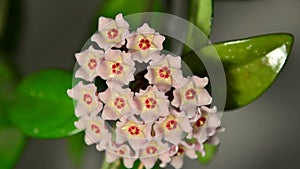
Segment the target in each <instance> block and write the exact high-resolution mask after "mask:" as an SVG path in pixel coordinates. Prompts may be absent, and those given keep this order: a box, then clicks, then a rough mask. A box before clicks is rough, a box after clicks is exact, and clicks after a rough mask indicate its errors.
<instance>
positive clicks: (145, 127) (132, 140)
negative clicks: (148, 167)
mask: <svg viewBox="0 0 300 169" xmlns="http://www.w3.org/2000/svg"><path fill="white" fill-rule="evenodd" d="M116 126H117V128H116V143H117V144H123V143H124V142H126V141H128V143H129V145H130V146H131V148H132V149H133V150H134V151H135V152H138V151H139V150H140V149H141V147H143V146H144V144H145V143H146V142H147V140H148V139H149V138H150V137H151V124H150V123H147V124H144V123H138V120H135V121H133V120H132V119H130V120H129V119H126V118H122V119H120V121H119V122H117V124H116Z"/></svg>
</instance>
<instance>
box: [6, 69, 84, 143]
mask: <svg viewBox="0 0 300 169" xmlns="http://www.w3.org/2000/svg"><path fill="white" fill-rule="evenodd" d="M71 87H72V73H70V72H66V71H62V70H58V69H50V70H44V71H41V72H38V73H34V74H32V75H30V76H28V77H26V78H25V79H24V80H23V81H22V82H21V83H20V84H19V86H18V87H17V99H16V100H15V103H14V104H13V106H11V108H10V119H11V121H12V122H13V124H14V125H15V126H17V127H18V128H20V129H21V130H22V131H23V132H24V133H25V134H27V135H29V136H32V137H37V138H61V137H65V136H70V135H73V134H75V133H77V132H78V130H77V129H76V128H75V126H74V121H76V119H77V118H76V117H75V115H74V106H73V102H72V99H71V98H69V97H68V96H67V92H66V91H67V89H70V88H71Z"/></svg>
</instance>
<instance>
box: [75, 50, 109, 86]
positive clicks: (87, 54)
mask: <svg viewBox="0 0 300 169" xmlns="http://www.w3.org/2000/svg"><path fill="white" fill-rule="evenodd" d="M103 55H104V53H103V51H101V50H96V49H94V48H93V47H92V46H90V47H89V48H88V49H86V50H84V51H83V52H80V53H76V55H75V57H76V59H77V62H78V64H79V66H80V67H79V69H78V70H77V71H76V73H75V77H76V78H82V79H84V80H87V81H90V82H92V81H93V80H94V78H95V77H96V76H98V74H97V71H98V67H99V63H100V62H101V60H102V59H103Z"/></svg>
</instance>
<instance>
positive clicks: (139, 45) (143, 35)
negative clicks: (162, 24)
mask: <svg viewBox="0 0 300 169" xmlns="http://www.w3.org/2000/svg"><path fill="white" fill-rule="evenodd" d="M164 40H165V37H164V36H162V35H160V34H159V33H157V32H155V30H154V29H152V28H150V27H149V25H148V24H146V23H145V24H144V25H143V26H142V27H140V28H138V29H137V32H134V33H131V34H130V35H129V36H128V37H127V45H126V46H127V48H128V49H129V52H131V53H132V58H133V60H135V61H138V62H140V63H141V62H149V61H150V60H157V59H158V58H160V56H159V53H160V50H162V49H163V46H162V43H163V41H164Z"/></svg>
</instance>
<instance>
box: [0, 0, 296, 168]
mask: <svg viewBox="0 0 300 169" xmlns="http://www.w3.org/2000/svg"><path fill="white" fill-rule="evenodd" d="M173 1H175V2H176V4H178V5H177V7H176V10H178V11H177V13H181V11H180V9H181V6H180V4H181V3H182V2H183V1H180V0H177V1H176V0H173ZM99 4H100V2H99V0H97V1H96V0H51V1H50V0H38V1H37V0H26V1H23V5H24V7H25V10H24V11H23V16H24V22H23V24H22V31H21V35H22V36H21V42H20V43H19V45H18V50H17V57H16V58H17V59H16V62H17V65H18V67H19V68H20V70H21V72H22V74H23V75H26V74H28V73H32V72H34V71H37V70H40V69H44V68H50V67H51V68H52V67H59V68H64V69H68V70H72V68H73V66H74V57H73V56H74V53H75V52H79V51H80V49H81V47H82V46H83V44H84V43H85V41H86V40H87V38H88V37H89V36H90V35H89V34H88V32H90V29H91V22H97V21H96V20H94V21H93V19H94V17H93V16H94V14H95V10H96V9H97V8H98V6H99ZM214 11H215V12H214V25H213V33H212V37H211V39H212V41H213V42H218V41H225V40H231V39H238V38H246V37H250V36H254V35H260V34H266V33H275V32H289V33H292V34H294V36H295V44H294V48H293V51H292V54H291V56H290V58H289V60H288V62H287V64H286V66H285V68H284V70H283V71H282V73H281V74H280V76H279V78H278V80H277V81H276V82H275V83H274V85H273V86H272V87H271V88H270V89H269V90H268V91H267V92H266V93H265V94H264V95H263V96H262V97H260V98H259V99H258V100H257V101H255V102H254V103H252V104H251V105H248V106H246V107H244V108H242V109H239V110H235V111H231V112H227V113H225V114H224V115H223V118H222V121H223V125H224V127H226V129H227V130H226V132H225V133H223V134H222V135H221V146H220V149H219V153H218V155H217V156H216V158H215V160H214V162H213V163H211V164H209V165H207V166H204V165H199V164H198V162H197V160H193V161H191V160H189V161H188V162H186V163H185V165H184V168H195V167H197V168H205V169H248V168H249V169H298V168H299V166H300V165H299V160H300V146H299V143H300V134H299V133H300V132H299V129H300V122H299V119H300V111H299V108H298V106H299V103H300V101H299V100H300V99H299V93H300V92H299V87H300V80H299V75H298V74H299V65H300V58H299V56H298V55H299V54H300V49H299V47H298V45H299V43H298V41H297V40H298V39H299V38H300V37H299V36H300V1H299V0H284V1H283V0H248V1H246V0H244V1H241V0H240V1H239V0H235V1H226V0H218V1H215V10H214ZM65 142H66V141H65V140H64V139H61V140H37V139H31V140H30V141H29V142H28V146H27V147H26V149H25V152H24V154H23V156H22V158H21V161H20V162H19V164H18V165H17V166H16V168H17V169H73V168H74V166H72V164H71V162H70V157H69V156H68V154H67V150H66V146H65ZM100 154H102V153H98V152H96V150H95V147H94V146H91V147H89V148H88V150H87V152H86V156H85V157H84V158H85V160H84V163H83V165H82V166H81V168H84V169H96V168H100V165H101V159H102V155H100ZM0 165H1V164H0Z"/></svg>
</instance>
